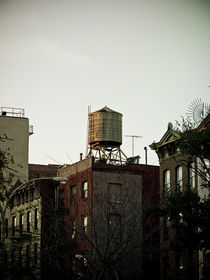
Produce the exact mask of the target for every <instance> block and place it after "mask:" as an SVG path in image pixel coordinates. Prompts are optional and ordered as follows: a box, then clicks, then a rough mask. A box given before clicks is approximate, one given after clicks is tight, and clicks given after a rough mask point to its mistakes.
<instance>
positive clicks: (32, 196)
mask: <svg viewBox="0 0 210 280" xmlns="http://www.w3.org/2000/svg"><path fill="white" fill-rule="evenodd" d="M30 196H31V201H33V200H34V188H31V191H30Z"/></svg>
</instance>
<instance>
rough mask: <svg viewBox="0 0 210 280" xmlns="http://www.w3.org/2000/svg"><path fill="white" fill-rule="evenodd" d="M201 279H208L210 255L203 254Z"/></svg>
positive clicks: (209, 277)
mask: <svg viewBox="0 0 210 280" xmlns="http://www.w3.org/2000/svg"><path fill="white" fill-rule="evenodd" d="M203 277H204V278H203V279H205V280H209V279H210V253H204V254H203Z"/></svg>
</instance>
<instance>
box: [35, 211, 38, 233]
mask: <svg viewBox="0 0 210 280" xmlns="http://www.w3.org/2000/svg"><path fill="white" fill-rule="evenodd" d="M34 229H38V209H35V211H34Z"/></svg>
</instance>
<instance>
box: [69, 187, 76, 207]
mask: <svg viewBox="0 0 210 280" xmlns="http://www.w3.org/2000/svg"><path fill="white" fill-rule="evenodd" d="M70 199H71V203H72V204H74V203H75V202H76V186H72V187H71V197H70Z"/></svg>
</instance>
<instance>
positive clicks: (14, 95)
mask: <svg viewBox="0 0 210 280" xmlns="http://www.w3.org/2000/svg"><path fill="white" fill-rule="evenodd" d="M209 32H210V1H208V0H206V1H205V0H197V1H194V0H139V1H134V0H120V1H119V0H83V1H81V0H66V1H65V0H42V1H41V0H0V40H1V43H0V97H1V104H0V106H8V107H21V108H24V109H25V111H26V116H27V117H28V118H29V120H30V123H31V124H32V125H33V126H34V132H35V133H34V135H32V136H30V151H29V159H30V163H40V164H47V163H56V162H55V161H53V160H51V159H50V158H49V157H52V158H54V159H55V160H56V161H58V162H59V163H70V160H69V156H70V158H71V160H72V161H73V162H75V161H77V160H79V153H80V152H83V153H85V150H86V133H87V113H88V105H91V109H92V111H96V110H98V109H101V108H102V107H104V106H105V105H107V106H108V107H110V108H111V109H113V110H116V111H118V112H121V113H122V114H123V135H126V134H132V135H142V136H143V138H142V139H137V140H136V141H135V154H139V155H140V156H141V157H142V160H141V162H142V163H144V146H148V145H150V144H151V143H152V142H153V141H154V140H155V141H159V140H160V138H161V137H162V135H163V134H164V133H165V131H166V129H167V124H168V122H169V121H171V122H173V123H174V122H175V120H177V119H180V116H181V115H185V113H186V112H187V111H188V107H189V104H190V103H191V102H192V101H193V100H195V99H197V98H201V99H202V100H203V101H205V102H207V103H210V98H209V97H210V88H209V87H208V86H209V84H210V33H209ZM131 143H132V142H131V138H126V137H125V138H123V145H122V149H123V151H124V152H125V153H126V154H127V156H131V153H132V145H131ZM68 155H69V156H68ZM148 161H149V163H150V164H158V160H157V156H156V155H155V152H154V151H149V152H148Z"/></svg>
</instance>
